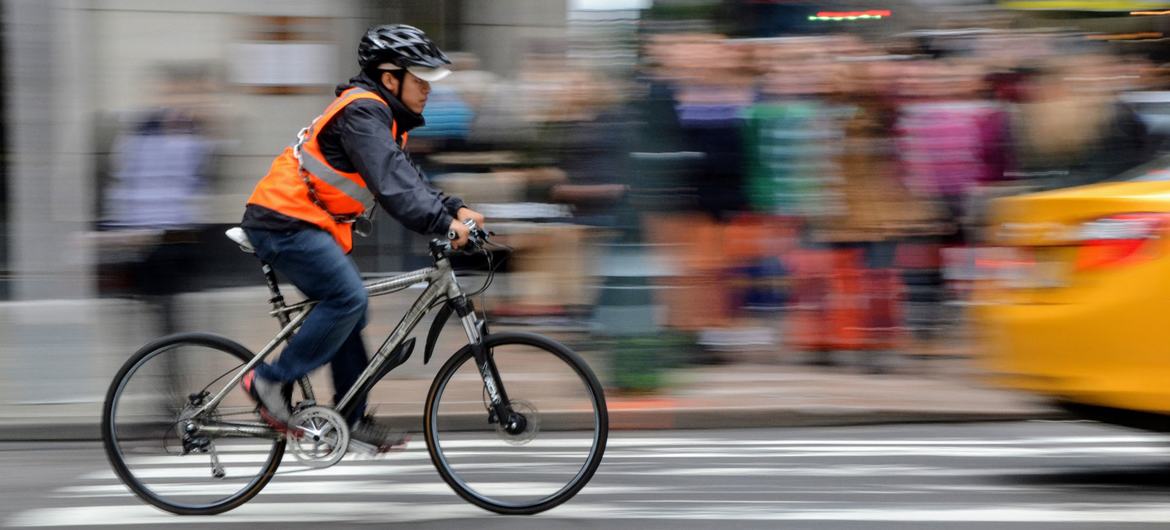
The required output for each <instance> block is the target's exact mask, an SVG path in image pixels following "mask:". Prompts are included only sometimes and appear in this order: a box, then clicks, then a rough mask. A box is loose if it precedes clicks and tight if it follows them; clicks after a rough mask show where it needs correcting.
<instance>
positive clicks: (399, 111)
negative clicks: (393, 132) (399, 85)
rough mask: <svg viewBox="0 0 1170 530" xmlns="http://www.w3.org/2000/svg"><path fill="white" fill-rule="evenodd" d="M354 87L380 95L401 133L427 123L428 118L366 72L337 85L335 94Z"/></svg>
mask: <svg viewBox="0 0 1170 530" xmlns="http://www.w3.org/2000/svg"><path fill="white" fill-rule="evenodd" d="M354 87H357V88H361V89H364V90H368V91H370V92H373V93H375V94H377V95H378V97H381V98H382V101H385V102H386V105H388V106H389V107H390V114H391V116H393V118H394V122H395V123H397V124H398V134H399V135H402V134H406V133H408V132H410V131H411V129H415V128H418V127H422V126H423V125H426V120H425V119H423V117H422V114H418V113H416V112H414V111H412V110H410V109H408V108H406V105H404V104H403V103H402V102H401V101H399V100H398V98H396V97H394V94H391V93H390V91H389V90H386V87H385V86H383V85H382V83H376V82H374V80H373V79H372V78H371V77H370V76H369V75H367V74H366V73H365V72H362V73H359V74H357V75H355V76H353V77H351V78H349V81H347V82H345V83H342V84H340V85H337V89H336V90H335V92H334V94H335V95H338V96H340V95H341V93H342V92H345V91H346V90H349V89H351V88H354Z"/></svg>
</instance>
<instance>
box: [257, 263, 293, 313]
mask: <svg viewBox="0 0 1170 530" xmlns="http://www.w3.org/2000/svg"><path fill="white" fill-rule="evenodd" d="M260 270H262V271H264V281H265V282H267V283H268V292H269V294H271V295H272V296H271V297H269V298H268V303H270V304H272V309H273V310H274V311H276V319H277V320H279V321H280V325H281V326H282V327H283V326H287V325H288V322H289V318H288V313H285V312H283V311H282V310H283V309H284V308H285V307H286V306H285V305H284V295H283V294H280V285H278V284H277V283H276V271H274V270H272V266H271V265H269V264H268V263H267V262H264V261H261V262H260Z"/></svg>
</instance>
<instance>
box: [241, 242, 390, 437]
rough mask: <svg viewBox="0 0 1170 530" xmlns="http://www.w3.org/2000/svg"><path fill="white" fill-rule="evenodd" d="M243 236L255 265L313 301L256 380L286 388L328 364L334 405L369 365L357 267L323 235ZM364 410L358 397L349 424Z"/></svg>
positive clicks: (260, 368) (258, 370)
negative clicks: (263, 265)
mask: <svg viewBox="0 0 1170 530" xmlns="http://www.w3.org/2000/svg"><path fill="white" fill-rule="evenodd" d="M245 231H246V232H247V234H248V239H250V240H251V241H252V246H253V247H255V248H256V255H257V256H258V257H259V258H260V259H261V260H264V262H266V263H268V264H269V265H271V266H272V268H273V269H275V270H276V272H278V273H279V274H280V275H282V276H284V278H286V279H287V280H288V281H290V282H292V284H293V285H295V286H296V287H297V289H299V290H300V291H301V292H302V293H304V294H305V296H308V297H309V298H312V299H314V300H317V301H318V303H317V305H316V307H314V308H313V310H312V311H311V312H310V313H309V316H308V317H307V318H306V319H305V322H304V323H303V324H302V325H301V328H300V330H298V331H297V333H296V334H295V335H293V337H292V339H291V340H290V341H289V344H288V347H286V348H285V349H284V352H283V353H281V354H280V358H279V359H277V360H276V362H274V363H272V364H260V365H259V366H257V367H256V375H259V376H260V377H263V378H264V379H267V380H269V381H282V382H291V381H295V380H297V379H300V378H301V377H303V376H305V375H307V374H308V373H309V372H311V371H312V370H313V369H315V368H317V367H319V366H321V365H323V364H325V363H327V362H328V363H330V368H331V372H332V375H333V388H334V391H335V392H336V394H335V395H334V396H333V402H334V403H337V402H338V401H339V400H340V399H341V397H342V396H344V395H345V393H346V392H347V391H348V390H349V389H350V387H352V386H353V384H354V383H355V382H357V379H358V376H360V375H361V373H362V371H363V370H365V368H366V365H367V363H368V362H369V360H368V358H367V357H366V347H365V344H363V343H362V328H364V327H365V326H366V307H367V305H368V301H367V296H366V288H365V287H364V286H363V285H362V279H361V276H360V275H359V274H358V270H357V266H356V265H355V264H354V262H353V260H351V259H350V258H349V257H348V256H346V255H345V253H344V252H342V250H341V247H340V246H339V245H338V244H337V242H336V241H334V240H333V236H331V235H329V234H328V233H326V232H325V231H323V230H316V229H312V228H306V229H304V230H290V231H272V230H258V229H246V230H245ZM365 408H366V402H365V398H364V397H362V398H361V399H360V400H359V401H358V403H357V407H356V408H355V409H354V412H353V414H352V415H351V417H350V418H349V419H350V420H353V419H355V418H358V417H361V414H363V413H364V412H365Z"/></svg>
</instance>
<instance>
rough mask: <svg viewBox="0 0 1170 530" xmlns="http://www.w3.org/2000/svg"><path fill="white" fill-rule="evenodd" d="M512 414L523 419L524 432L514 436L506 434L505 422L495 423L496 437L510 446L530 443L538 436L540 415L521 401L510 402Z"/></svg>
mask: <svg viewBox="0 0 1170 530" xmlns="http://www.w3.org/2000/svg"><path fill="white" fill-rule="evenodd" d="M511 404H512V413H513V414H519V415H521V416H523V417H524V422H525V423H524V430H523V431H520V432H518V433H516V434H512V433H510V432H508V430H507V429H506V427H505V425H504V424H505V423H507V420H506V419H505V420H504V421H499V422H496V435H497V436H499V437H500V439H501V440H503V441H505V442H508V443H510V444H512V445H524V444H527V443H528V442H531V441H532V440H533V439H534V438H536V435H537V434H540V413H539V412H537V411H536V407H534V406H532V403H529V402H527V401H524V400H522V399H513V400H511Z"/></svg>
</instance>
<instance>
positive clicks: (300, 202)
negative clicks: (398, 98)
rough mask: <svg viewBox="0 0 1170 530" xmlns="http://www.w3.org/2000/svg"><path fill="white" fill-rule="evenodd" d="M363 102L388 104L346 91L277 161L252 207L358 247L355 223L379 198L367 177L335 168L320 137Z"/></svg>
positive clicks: (367, 93)
mask: <svg viewBox="0 0 1170 530" xmlns="http://www.w3.org/2000/svg"><path fill="white" fill-rule="evenodd" d="M359 99H374V100H377V101H381V102H382V103H383V104H385V101H383V100H382V98H381V97H379V96H378V95H377V94H375V93H373V92H370V91H368V90H364V89H361V88H357V87H354V88H351V89H349V90H346V91H345V92H342V93H341V95H340V96H337V99H335V100H333V103H330V104H329V106H328V107H326V108H325V112H323V113H321V115H320V116H318V117H317V118H316V119H315V120H313V123H311V124H310V125H309V126H308V127H306V128H304V129H302V130H301V132H300V134H298V135H297V142H296V143H295V144H293V145H290V146H288V147H286V148H285V149H284V151H283V152H281V153H280V156H277V157H276V160H274V161H273V162H272V167H271V168H269V169H268V174H267V175H265V176H264V178H263V179H260V183H259V184H257V185H256V189H255V190H254V191H253V192H252V196H251V197H249V198H248V204H255V205H259V206H263V207H265V208H268V209H270V210H273V211H276V212H280V213H282V214H284V215H287V216H289V217H292V218H295V219H300V220H302V221H306V222H309V223H311V224H314V225H316V226H319V227H321V229H322V230H325V231H326V232H329V233H330V234H331V235H332V236H333V239H335V240H337V244H339V245H341V248H342V249H343V250H345V252H346V253H348V252H349V251H350V250H352V249H353V223H354V221H356V220H357V219H358V218H360V217H362V216H364V215H367V212H369V211H371V210H372V209H373V208H374V207H375V199H374V194H373V193H371V192H370V190H369V189H367V188H366V183H365V181H364V180H363V179H362V177H361V175H359V174H357V173H354V172H346V171H340V170H338V169H337V168H335V167H333V166H331V165H329V162H327V161H326V160H325V156H324V155H323V154H321V146H320V144H318V143H317V137H318V135H319V134H320V133H321V130H322V129H324V128H325V125H326V124H327V123H329V122H330V121H331V120H332V119H333V117H334V116H337V113H339V112H341V111H342V109H344V108H345V107H346V106H347V105H349V104H350V103H353V102H354V101H357V100H359ZM390 134H391V135H392V137H393V138H395V139H397V138H398V123H397V122H394V121H393V119H391V130H390ZM406 138H407V134H403V135H402V145H401V146H402V147H406Z"/></svg>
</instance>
